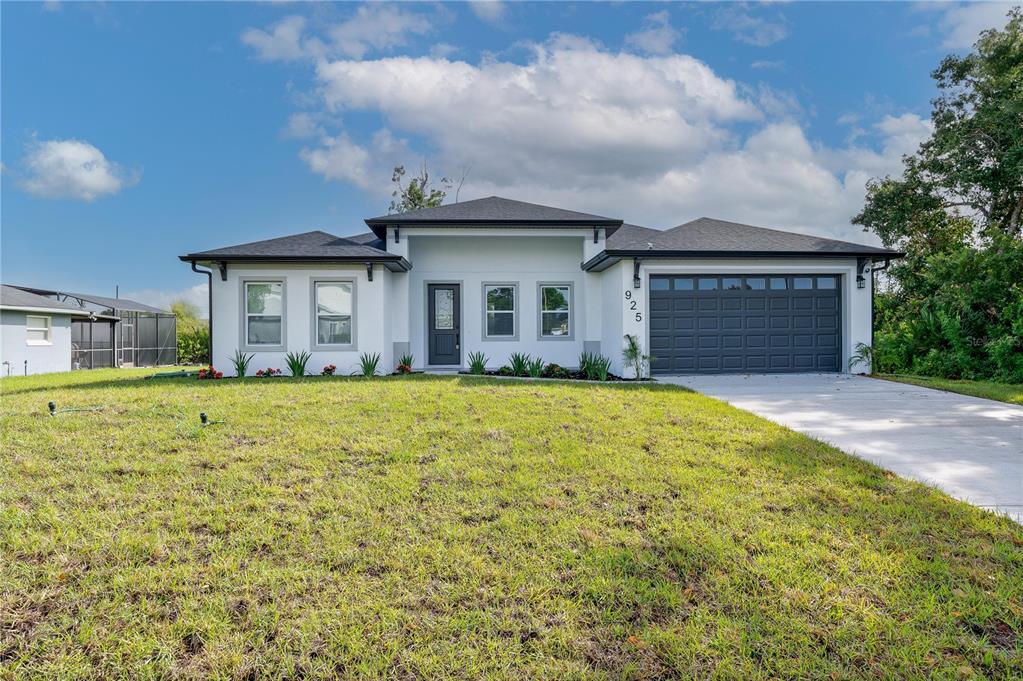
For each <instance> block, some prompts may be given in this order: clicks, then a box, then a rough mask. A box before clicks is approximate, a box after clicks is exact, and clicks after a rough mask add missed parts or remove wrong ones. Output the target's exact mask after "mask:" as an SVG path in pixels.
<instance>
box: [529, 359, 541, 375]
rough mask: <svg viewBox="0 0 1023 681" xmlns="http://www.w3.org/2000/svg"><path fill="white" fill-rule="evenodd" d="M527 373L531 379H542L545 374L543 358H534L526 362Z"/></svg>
mask: <svg viewBox="0 0 1023 681" xmlns="http://www.w3.org/2000/svg"><path fill="white" fill-rule="evenodd" d="M526 373H528V374H529V376H530V378H540V376H541V375H542V374H543V358H541V357H534V358H531V359H530V360H529V361H528V362H526Z"/></svg>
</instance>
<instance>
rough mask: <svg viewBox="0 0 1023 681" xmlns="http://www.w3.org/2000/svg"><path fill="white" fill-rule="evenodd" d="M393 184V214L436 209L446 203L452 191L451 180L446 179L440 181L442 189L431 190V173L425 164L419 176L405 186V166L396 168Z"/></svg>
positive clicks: (411, 178) (409, 180)
mask: <svg viewBox="0 0 1023 681" xmlns="http://www.w3.org/2000/svg"><path fill="white" fill-rule="evenodd" d="M391 182H392V183H393V184H394V191H392V192H391V207H390V211H391V212H392V213H408V212H410V211H413V210H419V209H420V208H436V207H437V206H439V205H440V204H441V203H443V202H444V198H445V197H446V196H447V195H448V190H449V189H451V180H450V179H448V178H446V177H442V178H441V179H440V188H431V187H430V172H429V171H428V170H427V168H426V164H425V163H423V165H422V167H421V168H420V169H419V174H418V175H414V176H412V177H410V178H409V179H408V184H405V166H395V167H394V173H393V174H392V175H391Z"/></svg>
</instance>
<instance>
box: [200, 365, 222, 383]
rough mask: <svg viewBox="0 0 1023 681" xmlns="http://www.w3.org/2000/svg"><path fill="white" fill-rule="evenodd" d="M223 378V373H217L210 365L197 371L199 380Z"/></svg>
mask: <svg viewBox="0 0 1023 681" xmlns="http://www.w3.org/2000/svg"><path fill="white" fill-rule="evenodd" d="M223 377H224V372H223V371H217V370H216V369H214V368H213V365H212V364H211V365H209V366H208V367H203V368H202V369H199V379H200V380H204V381H213V380H216V379H218V378H223Z"/></svg>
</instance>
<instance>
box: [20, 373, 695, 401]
mask: <svg viewBox="0 0 1023 681" xmlns="http://www.w3.org/2000/svg"><path fill="white" fill-rule="evenodd" d="M29 378H32V377H29ZM370 380H372V381H387V382H394V381H407V382H424V381H432V382H452V383H455V384H457V385H466V386H472V385H488V386H501V387H506V388H514V387H522V386H524V385H532V386H545V385H550V386H553V385H556V386H559V387H570V388H577V389H592V388H612V389H619V390H623V389H624V390H668V391H681V392H693V391H691V390H689V389H688V388H683V387H681V386H675V385H668V384H664V383H656V382H653V381H642V382H635V381H607V382H600V381H580V380H560V379H531V378H515V377H508V378H505V377H497V376H469V375H466V374H454V375H443V374H411V375H408V374H406V375H387V376H375V377H373V378H366V377H365V376H303V377H302V378H300V379H296V378H294V377H292V376H278V377H274V378H257V377H255V376H246V377H245V378H243V379H238V378H222V379H219V380H199V379H198V378H196V377H194V376H184V377H176V376H175V377H168V378H148V377H145V376H130V377H125V378H115V379H101V380H97V381H82V382H76V383H71V384H65V385H32V386H29V387H25V388H20V389H19V388H14V389H9V388H8V387H7V386H4V385H3V384H0V396H4V395H26V394H29V393H45V392H62V391H66V390H72V391H77V390H105V389H107V388H120V389H129V388H131V389H140V388H143V389H148V388H154V387H159V386H166V387H170V388H175V389H178V388H182V387H185V386H189V387H191V386H196V387H203V388H207V389H216V388H217V387H222V386H230V385H237V384H238V383H245V384H249V385H262V384H264V383H265V384H269V385H272V384H275V383H284V384H288V383H290V384H297V383H309V384H313V383H341V382H349V381H370Z"/></svg>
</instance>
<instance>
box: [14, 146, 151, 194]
mask: <svg viewBox="0 0 1023 681" xmlns="http://www.w3.org/2000/svg"><path fill="white" fill-rule="evenodd" d="M24 166H25V171H26V176H25V178H24V179H23V180H22V182H21V186H22V187H23V188H24V189H25V191H27V192H29V193H30V194H34V195H35V196H41V197H44V198H50V199H78V200H80V201H95V200H96V199H98V198H100V197H103V196H108V195H112V194H116V193H117V192H119V191H121V189H123V188H124V187H126V186H129V185H131V184H134V183H135V182H137V181H138V175H137V174H136V175H132V174H128V173H125V172H124V171H123V170H122V169H121V168H120V167H119V166H118V165H117V164H116V163H113V162H112V161H109V160H107V157H106V156H104V155H103V152H102V151H100V150H99V149H97V148H96V147H94V146H93V145H91V144H89V143H88V142H83V141H79V140H75V139H69V140H47V141H42V142H40V141H33V142H32V143H31V144H30V145H29V147H28V152H27V154H26V155H25V159H24Z"/></svg>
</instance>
